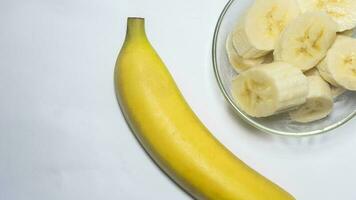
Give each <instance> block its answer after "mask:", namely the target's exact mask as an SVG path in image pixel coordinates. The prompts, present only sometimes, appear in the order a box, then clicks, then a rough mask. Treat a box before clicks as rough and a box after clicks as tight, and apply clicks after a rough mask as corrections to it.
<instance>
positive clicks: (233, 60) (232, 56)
mask: <svg viewBox="0 0 356 200" xmlns="http://www.w3.org/2000/svg"><path fill="white" fill-rule="evenodd" d="M226 52H227V56H228V59H229V61H230V64H231V65H232V66H233V68H234V69H235V71H236V72H237V73H240V72H242V71H245V70H247V69H249V68H251V67H253V66H255V65H258V64H261V63H262V62H264V60H265V58H263V57H260V58H256V59H245V58H243V57H241V56H240V55H239V54H237V52H236V50H235V48H234V46H233V44H232V36H231V34H229V35H228V37H227V40H226Z"/></svg>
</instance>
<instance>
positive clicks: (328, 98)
mask: <svg viewBox="0 0 356 200" xmlns="http://www.w3.org/2000/svg"><path fill="white" fill-rule="evenodd" d="M307 79H308V83H309V92H308V97H307V100H306V103H305V104H303V105H302V106H300V107H299V108H298V109H297V110H294V111H291V112H289V116H290V118H291V119H292V120H293V121H296V122H300V123H308V122H312V121H316V120H319V119H322V118H325V117H326V116H328V115H329V114H330V113H331V111H332V108H333V98H332V95H331V90H330V86H329V84H328V83H326V82H325V81H324V80H323V79H322V78H321V77H319V76H308V77H307Z"/></svg>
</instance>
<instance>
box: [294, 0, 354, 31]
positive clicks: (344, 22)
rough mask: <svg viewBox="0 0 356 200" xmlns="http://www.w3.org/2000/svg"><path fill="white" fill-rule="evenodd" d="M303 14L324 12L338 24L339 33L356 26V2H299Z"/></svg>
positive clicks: (322, 0) (340, 0)
mask: <svg viewBox="0 0 356 200" xmlns="http://www.w3.org/2000/svg"><path fill="white" fill-rule="evenodd" d="M298 4H299V6H300V9H301V11H302V12H308V11H323V12H325V13H327V14H328V15H329V16H330V17H331V18H332V19H333V20H334V21H335V22H336V23H337V26H338V27H337V30H338V31H339V32H342V31H345V30H349V29H352V28H354V27H355V26H356V1H355V0H298Z"/></svg>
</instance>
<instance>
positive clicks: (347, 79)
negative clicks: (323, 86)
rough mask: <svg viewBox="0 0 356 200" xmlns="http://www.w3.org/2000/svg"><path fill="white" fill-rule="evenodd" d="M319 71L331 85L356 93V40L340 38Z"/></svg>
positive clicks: (319, 67)
mask: <svg viewBox="0 0 356 200" xmlns="http://www.w3.org/2000/svg"><path fill="white" fill-rule="evenodd" d="M318 70H319V72H320V75H321V76H322V77H323V78H324V79H325V80H326V81H328V82H329V83H330V84H331V85H333V86H336V87H342V88H345V89H347V90H353V91H356V39H354V38H350V37H346V36H341V35H340V36H338V37H337V39H336V41H335V43H334V44H333V46H332V47H331V48H330V50H329V51H328V53H327V55H326V57H325V59H324V60H323V61H322V62H321V63H320V64H319V65H318Z"/></svg>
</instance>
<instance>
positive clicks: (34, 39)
mask: <svg viewBox="0 0 356 200" xmlns="http://www.w3.org/2000/svg"><path fill="white" fill-rule="evenodd" d="M225 3H226V1H221V0H220V1H219V0H194V1H191V0H180V1H168V0H150V1H148V0H14V1H10V0H8V1H6V0H1V1H0V92H1V93H0V199H1V200H57V199H58V200H63V199H66V200H78V199H86V200H94V199H95V200H96V199H105V200H111V199H112V200H114V199H115V200H117V199H125V200H126V199H127V200H140V199H162V200H163V199H170V200H175V199H176V200H184V199H190V197H189V196H188V195H186V194H185V193H184V192H182V191H181V190H180V189H179V188H178V187H177V186H176V185H175V184H174V183H172V182H171V180H170V179H169V178H167V177H166V176H165V175H164V174H163V173H162V172H161V171H160V170H159V169H158V168H157V167H156V165H155V164H154V163H153V162H152V161H151V160H150V159H149V158H148V156H147V155H146V154H145V152H144V151H143V150H142V148H141V147H140V145H139V144H138V142H137V141H136V139H135V138H134V136H133V135H132V133H131V132H130V130H129V129H128V126H127V124H126V123H125V121H124V120H123V117H122V115H121V112H120V110H119V108H118V105H117V102H116V99H115V93H114V89H113V70H114V64H115V59H116V56H117V54H118V51H119V48H120V47H121V45H122V42H123V39H124V34H125V29H126V27H125V26H126V25H125V24H126V17H127V16H141V17H145V18H146V20H147V32H148V36H149V38H150V40H151V42H152V43H153V45H154V47H155V48H156V50H157V51H158V52H159V53H160V55H161V57H162V58H163V59H164V60H165V62H166V64H167V66H168V67H169V70H170V71H171V73H172V74H173V76H174V78H175V80H176V81H177V84H178V86H179V87H180V88H181V90H182V93H183V94H184V96H185V97H186V99H187V101H188V102H189V104H190V105H191V106H192V108H193V110H194V111H195V112H196V113H197V115H198V116H199V117H200V118H201V120H202V121H203V122H204V123H205V124H206V126H207V127H208V128H209V129H210V130H211V131H212V132H213V133H214V135H215V136H216V137H217V138H218V139H219V140H220V141H221V142H222V143H224V144H225V145H226V146H227V147H228V148H229V149H230V150H231V151H233V152H234V153H235V154H236V155H238V156H239V157H240V158H241V159H242V160H244V161H245V162H246V163H248V164H249V165H250V166H252V167H253V168H254V169H256V170H258V171H259V172H261V173H262V174H264V175H265V176H267V177H268V178H270V179H271V180H273V181H274V182H276V183H278V184H280V185H282V186H283V187H284V188H285V189H287V190H288V191H290V192H291V193H292V194H294V195H295V196H296V197H297V199H300V200H319V199H322V200H355V199H356V189H355V188H356V181H355V180H356V172H355V169H356V153H355V152H356V148H355V146H356V131H355V129H356V123H355V120H351V121H350V122H349V123H348V124H347V125H344V126H343V127H341V128H339V129H337V130H335V131H333V132H332V133H331V134H327V135H324V136H317V137H312V138H299V139H298V138H289V139H288V138H282V137H276V136H271V135H267V134H264V133H261V132H259V131H257V130H255V129H253V128H251V127H250V126H248V125H246V124H244V123H243V122H242V121H241V120H240V119H239V118H238V117H236V116H235V115H234V114H233V112H232V111H231V110H230V109H229V107H228V106H227V104H226V103H225V100H224V99H223V97H222V95H221V93H220V91H219V89H218V87H217V84H216V81H215V78H214V76H213V70H212V64H211V43H212V37H213V30H214V26H215V23H216V21H217V19H218V15H219V13H220V11H221V10H222V8H223V7H224V5H225Z"/></svg>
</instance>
